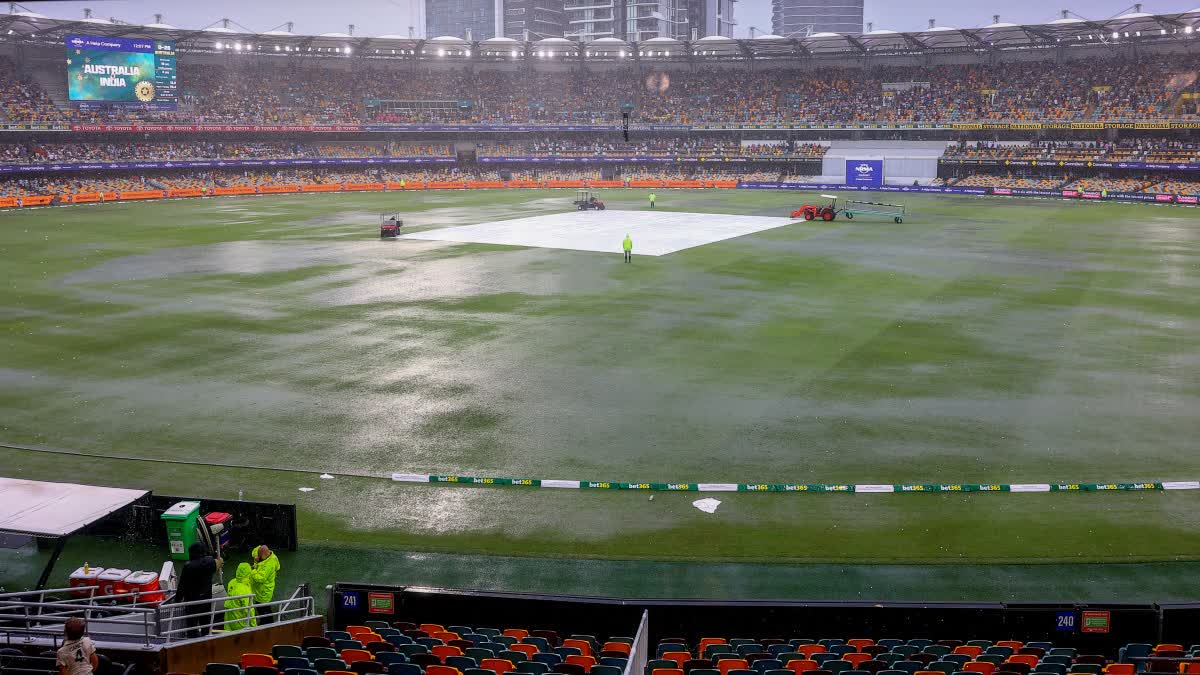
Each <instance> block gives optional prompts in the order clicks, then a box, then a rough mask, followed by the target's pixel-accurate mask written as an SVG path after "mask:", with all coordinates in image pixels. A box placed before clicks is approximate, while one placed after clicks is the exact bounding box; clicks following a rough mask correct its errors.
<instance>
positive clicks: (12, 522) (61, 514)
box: [0, 477, 147, 537]
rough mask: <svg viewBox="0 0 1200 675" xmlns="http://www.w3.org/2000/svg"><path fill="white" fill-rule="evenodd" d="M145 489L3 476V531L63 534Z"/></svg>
mask: <svg viewBox="0 0 1200 675" xmlns="http://www.w3.org/2000/svg"><path fill="white" fill-rule="evenodd" d="M146 493H147V491H146V490H125V489H121V488H107V487H96V486H94V485H77V484H75V483H48V482H45V481H38V480H22V479H19V478H4V477H0V532H18V533H21V534H33V535H38V536H44V537H63V536H66V535H68V534H71V533H72V532H75V531H76V530H78V529H80V528H82V527H85V526H87V525H89V524H91V523H94V522H96V521H97V520H99V519H101V518H103V517H104V516H107V515H108V514H110V513H112V512H113V511H116V510H117V509H120V508H124V507H126V506H128V505H130V504H132V503H133V502H135V501H137V500H139V499H141V498H142V496H143V495H145V494H146Z"/></svg>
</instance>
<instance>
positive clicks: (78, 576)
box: [70, 567, 104, 598]
mask: <svg viewBox="0 0 1200 675" xmlns="http://www.w3.org/2000/svg"><path fill="white" fill-rule="evenodd" d="M103 573H104V568H103V567H89V568H87V570H86V571H85V570H84V569H83V568H82V567H80V568H79V569H77V570H75V571H74V572H71V577H70V579H71V588H78V587H80V586H99V585H100V575H101V574H103ZM92 593H93V591H92V590H91V589H84V590H79V591H71V595H73V596H75V597H77V598H86V597H87V596H89V595H91V594H92ZM95 593H96V595H100V590H99V589H97V590H96V591H95Z"/></svg>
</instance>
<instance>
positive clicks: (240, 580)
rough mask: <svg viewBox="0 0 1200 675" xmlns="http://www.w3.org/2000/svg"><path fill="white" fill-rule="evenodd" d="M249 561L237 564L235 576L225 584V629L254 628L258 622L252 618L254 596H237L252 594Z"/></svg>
mask: <svg viewBox="0 0 1200 675" xmlns="http://www.w3.org/2000/svg"><path fill="white" fill-rule="evenodd" d="M250 573H251V569H250V563H242V564H240V565H238V566H237V576H235V577H234V578H232V579H230V580H229V583H228V584H226V586H225V591H226V593H227V594H228V596H227V597H228V599H227V600H226V601H225V630H242V629H244V628H254V627H255V626H257V625H258V622H257V621H256V620H255V618H254V608H253V607H251V605H253V604H254V598H239V597H237V596H239V595H252V594H253V593H254V590H253V589H252V588H250Z"/></svg>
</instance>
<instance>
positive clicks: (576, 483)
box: [392, 473, 1200, 494]
mask: <svg viewBox="0 0 1200 675" xmlns="http://www.w3.org/2000/svg"><path fill="white" fill-rule="evenodd" d="M392 480H393V481H396V482H399V483H450V484H454V485H465V486H473V487H502V486H513V487H532V488H566V489H575V490H651V491H657V492H796V493H802V492H803V493H810V492H844V493H866V494H875V493H906V492H914V493H916V492H930V493H932V492H1034V493H1036V492H1108V491H1142V490H1169V491H1174V490H1200V481H1194V480H1179V481H1159V482H1146V483H1118V482H1114V483H1066V482H1058V483H881V484H866V483H864V484H854V483H715V482H712V483H708V482H706V483H688V482H666V483H664V482H656V481H642V482H633V483H631V482H628V481H590V480H559V479H553V480H552V479H548V478H507V477H500V476H496V477H484V476H438V475H430V474H423V473H393V474H392Z"/></svg>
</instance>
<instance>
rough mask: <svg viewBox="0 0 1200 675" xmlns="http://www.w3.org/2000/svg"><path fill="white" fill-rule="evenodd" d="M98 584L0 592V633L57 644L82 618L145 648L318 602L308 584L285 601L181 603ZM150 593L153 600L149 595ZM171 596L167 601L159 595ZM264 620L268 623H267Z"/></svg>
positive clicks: (307, 609)
mask: <svg viewBox="0 0 1200 675" xmlns="http://www.w3.org/2000/svg"><path fill="white" fill-rule="evenodd" d="M97 588H98V587H96V586H83V587H75V588H53V589H46V590H39V591H26V592H19V593H0V636H3V638H2V641H3V642H4V643H7V644H14V643H17V644H35V643H48V644H50V645H52V646H54V647H57V646H58V644H59V642H60V641H61V639H62V634H63V624H65V623H66V622H67V620H68V619H72V618H82V619H84V620H85V621H87V623H88V634H89V635H90V636H91V637H92V638H93V639H95V640H98V641H110V642H121V643H141V645H142V646H143V648H146V649H152V648H154V647H156V646H161V645H164V644H169V643H171V642H177V641H181V640H188V639H195V638H200V637H205V636H207V635H209V634H210V633H214V634H220V633H222V632H227V631H228V630H229V625H231V624H235V623H244V622H246V621H247V619H248V618H249V617H253V618H254V619H255V620H256V621H257V620H258V619H259V618H260V617H263V618H265V617H268V616H269V617H270V621H271V623H282V622H285V621H293V620H296V619H304V618H308V617H312V616H316V613H315V610H316V603H315V602H314V600H313V597H312V595H311V594H309V593H308V590H307V587H306V586H300V587H298V588H297V589H296V590H295V591H294V592H293V593H292V594H291V596H290V597H288V598H287V599H285V600H273V601H270V602H261V603H260V602H255V601H254V596H253V595H252V594H249V595H238V596H227V597H221V598H213V599H211V600H191V601H188V602H176V601H175V600H174V598H173V597H172V596H173V593H172V592H170V591H162V590H158V591H135V592H132V593H121V594H116V595H96V594H95V592H96V590H97ZM77 592H85V593H87V595H85V596H83V597H74V598H68V599H59V598H55V597H51V598H50V599H49V600H47V596H48V595H49V596H54V595H55V594H68V593H77ZM147 597H151V598H152V599H151V600H147V599H146V598H147ZM160 598H166V599H167V600H166V602H163V601H161V600H160ZM227 600H248V601H249V603H248V604H247V605H245V606H239V607H236V608H231V609H230V610H228V611H229V612H231V613H234V614H233V615H231V616H229V617H227V616H226V611H227V610H226V609H225V601H227ZM262 625H265V624H262Z"/></svg>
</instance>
